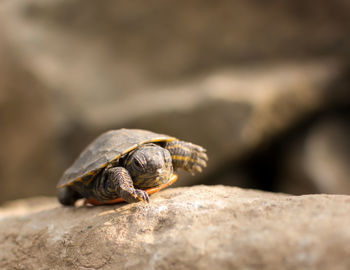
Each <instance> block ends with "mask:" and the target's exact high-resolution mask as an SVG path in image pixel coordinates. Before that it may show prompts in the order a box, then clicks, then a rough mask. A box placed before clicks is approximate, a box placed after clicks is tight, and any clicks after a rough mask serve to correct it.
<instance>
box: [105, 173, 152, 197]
mask: <svg viewBox="0 0 350 270" xmlns="http://www.w3.org/2000/svg"><path fill="white" fill-rule="evenodd" d="M105 173H106V181H107V183H106V184H105V185H104V189H102V190H100V191H101V192H105V194H108V193H110V194H111V193H113V191H114V192H116V193H117V196H120V197H121V198H123V199H124V200H125V201H126V202H128V203H133V202H139V201H146V202H149V196H148V194H147V192H145V191H144V190H141V189H135V188H134V184H133V181H132V178H131V176H130V174H129V172H128V170H127V169H125V168H124V167H112V168H109V169H107V170H106V172H105ZM107 196H108V195H107ZM111 199H115V197H114V198H109V200H111Z"/></svg>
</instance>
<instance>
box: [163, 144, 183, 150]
mask: <svg viewBox="0 0 350 270" xmlns="http://www.w3.org/2000/svg"><path fill="white" fill-rule="evenodd" d="M172 148H181V149H183V150H186V151H188V148H187V147H183V145H181V144H173V145H170V146H168V147H167V149H172Z"/></svg>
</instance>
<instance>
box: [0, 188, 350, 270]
mask: <svg viewBox="0 0 350 270" xmlns="http://www.w3.org/2000/svg"><path fill="white" fill-rule="evenodd" d="M52 200H55V199H52ZM349 200H350V198H349V196H340V195H313V196H301V197H296V196H288V195H281V194H271V193H264V192H258V191H253V190H242V189H238V188H232V187H224V186H215V187H214V186H212V187H207V186H196V187H191V188H176V189H168V190H165V191H162V192H160V193H158V194H155V195H153V196H152V198H151V202H150V204H144V203H137V204H120V205H114V206H103V207H80V208H64V207H56V206H55V205H54V204H52V206H51V209H47V210H44V211H41V212H36V213H28V214H23V215H21V216H20V217H9V216H7V217H6V218H2V219H1V221H0V229H1V232H2V233H1V235H0V250H1V252H0V268H1V269H5V270H6V269H46V268H50V269H87V268H89V269H216V268H220V269H320V270H322V269H332V270H338V269H339V270H340V269H344V270H345V269H349V267H350V259H349V258H350V249H349V247H350V231H349V228H348V227H349V226H348V224H349V222H350V218H349V215H348V213H349V211H350V204H349ZM22 203H23V204H25V203H26V202H25V201H22ZM33 208H34V209H35V206H34V207H33ZM12 209H14V210H15V209H16V207H14V206H12ZM1 213H2V210H0V217H1Z"/></svg>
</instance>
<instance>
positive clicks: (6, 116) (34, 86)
mask: <svg viewBox="0 0 350 270" xmlns="http://www.w3.org/2000/svg"><path fill="white" fill-rule="evenodd" d="M0 59H1V61H0V122H1V134H0V149H1V151H0V186H1V191H0V203H1V202H3V201H6V200H10V199H14V198H21V197H26V196H32V195H33V194H37V195H38V194H45V193H47V192H48V191H50V190H51V194H53V189H52V183H53V181H56V179H57V177H58V176H59V175H60V173H61V170H62V169H61V168H62V159H61V156H60V155H59V152H60V151H59V149H58V145H57V137H58V136H57V132H56V131H57V130H56V129H55V128H56V127H57V125H56V124H55V123H56V121H55V116H54V114H53V108H52V103H51V101H50V97H49V96H50V95H49V92H48V91H47V88H46V86H45V85H44V84H42V82H40V81H39V80H38V79H37V78H36V77H35V76H34V75H33V73H32V72H31V70H30V69H27V68H26V67H24V66H23V63H22V62H21V61H20V60H19V59H18V57H17V55H16V52H15V51H14V50H13V48H12V47H11V46H10V45H9V44H8V42H7V39H6V36H5V35H3V31H2V28H1V27H0Z"/></svg>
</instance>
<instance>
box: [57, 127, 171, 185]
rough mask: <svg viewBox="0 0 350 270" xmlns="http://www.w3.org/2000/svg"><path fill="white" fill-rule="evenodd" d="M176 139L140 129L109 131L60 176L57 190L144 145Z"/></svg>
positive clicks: (98, 138) (87, 148)
mask: <svg viewBox="0 0 350 270" xmlns="http://www.w3.org/2000/svg"><path fill="white" fill-rule="evenodd" d="M175 139H176V138H174V137H170V136H167V135H163V134H157V133H154V132H151V131H147V130H141V129H118V130H110V131H107V132H105V133H103V134H101V135H100V136H99V137H97V138H96V139H95V140H94V141H93V142H92V143H90V144H89V145H88V146H87V147H86V148H85V150H84V151H83V152H82V153H81V154H80V155H79V157H78V158H77V159H76V160H75V162H74V163H73V165H72V166H71V167H69V168H68V169H67V170H66V171H65V172H64V174H63V175H62V177H61V179H60V181H59V182H58V184H57V187H58V188H61V187H64V186H68V185H72V184H74V183H75V182H76V181H84V180H86V179H90V178H91V177H87V176H93V175H96V174H97V173H98V172H99V171H101V170H102V169H103V168H104V167H106V166H107V165H108V164H110V163H117V162H118V160H119V158H120V157H122V156H123V155H125V154H127V153H129V152H130V151H132V150H134V149H135V148H137V147H138V146H140V145H142V144H145V143H152V142H154V143H156V142H168V141H172V140H175Z"/></svg>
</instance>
